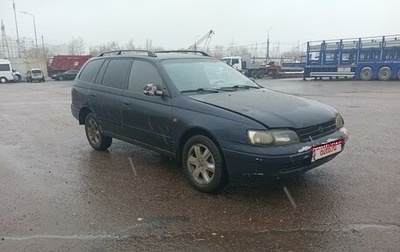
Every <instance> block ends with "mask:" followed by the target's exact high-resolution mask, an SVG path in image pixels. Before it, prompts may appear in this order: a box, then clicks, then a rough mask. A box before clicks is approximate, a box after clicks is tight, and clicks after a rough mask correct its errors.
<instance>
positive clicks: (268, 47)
mask: <svg viewBox="0 0 400 252" xmlns="http://www.w3.org/2000/svg"><path fill="white" fill-rule="evenodd" d="M272 27H274V26H271V27H269V29H268V33H267V62H266V63H267V64H268V61H269V31H270V30H271V29H272Z"/></svg>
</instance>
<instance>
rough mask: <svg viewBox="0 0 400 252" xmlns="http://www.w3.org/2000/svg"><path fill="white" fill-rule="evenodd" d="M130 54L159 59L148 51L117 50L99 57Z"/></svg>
mask: <svg viewBox="0 0 400 252" xmlns="http://www.w3.org/2000/svg"><path fill="white" fill-rule="evenodd" d="M129 54H147V56H150V57H157V55H155V54H154V53H153V52H151V51H147V50H116V51H109V52H103V53H101V54H100V55H99V57H102V56H107V55H129Z"/></svg>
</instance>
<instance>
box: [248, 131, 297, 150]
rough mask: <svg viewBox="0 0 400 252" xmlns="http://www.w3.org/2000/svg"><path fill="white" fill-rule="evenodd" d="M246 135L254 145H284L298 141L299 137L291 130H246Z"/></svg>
mask: <svg viewBox="0 0 400 252" xmlns="http://www.w3.org/2000/svg"><path fill="white" fill-rule="evenodd" d="M247 137H248V138H249V141H250V143H251V144H254V145H276V146H279V145H286V144H292V143H298V142H299V141H300V140H299V137H298V136H297V134H296V133H295V132H294V131H291V130H285V129H284V130H248V131H247Z"/></svg>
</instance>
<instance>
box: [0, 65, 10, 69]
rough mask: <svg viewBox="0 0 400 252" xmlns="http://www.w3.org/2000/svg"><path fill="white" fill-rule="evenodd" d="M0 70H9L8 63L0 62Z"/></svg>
mask: <svg viewBox="0 0 400 252" xmlns="http://www.w3.org/2000/svg"><path fill="white" fill-rule="evenodd" d="M0 71H10V65H9V64H0Z"/></svg>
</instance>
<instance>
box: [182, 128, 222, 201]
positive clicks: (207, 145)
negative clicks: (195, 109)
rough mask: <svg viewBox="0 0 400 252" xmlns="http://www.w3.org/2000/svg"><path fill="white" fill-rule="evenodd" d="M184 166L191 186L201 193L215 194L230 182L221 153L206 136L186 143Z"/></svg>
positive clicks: (196, 137)
mask: <svg viewBox="0 0 400 252" xmlns="http://www.w3.org/2000/svg"><path fill="white" fill-rule="evenodd" d="M182 164H183V168H184V172H185V175H186V177H187V178H188V180H189V182H190V184H191V185H192V186H193V187H194V188H196V189H197V190H198V191H200V192H205V193H215V192H217V191H219V190H220V189H222V188H223V187H224V186H225V185H226V184H227V182H228V179H227V172H226V168H225V164H224V160H223V157H222V154H221V151H220V150H219V149H218V147H217V146H216V145H215V143H214V142H213V141H212V140H211V139H210V138H208V137H206V136H204V135H195V136H193V137H191V138H190V139H189V140H188V141H187V142H186V143H185V145H184V147H183V154H182Z"/></svg>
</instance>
